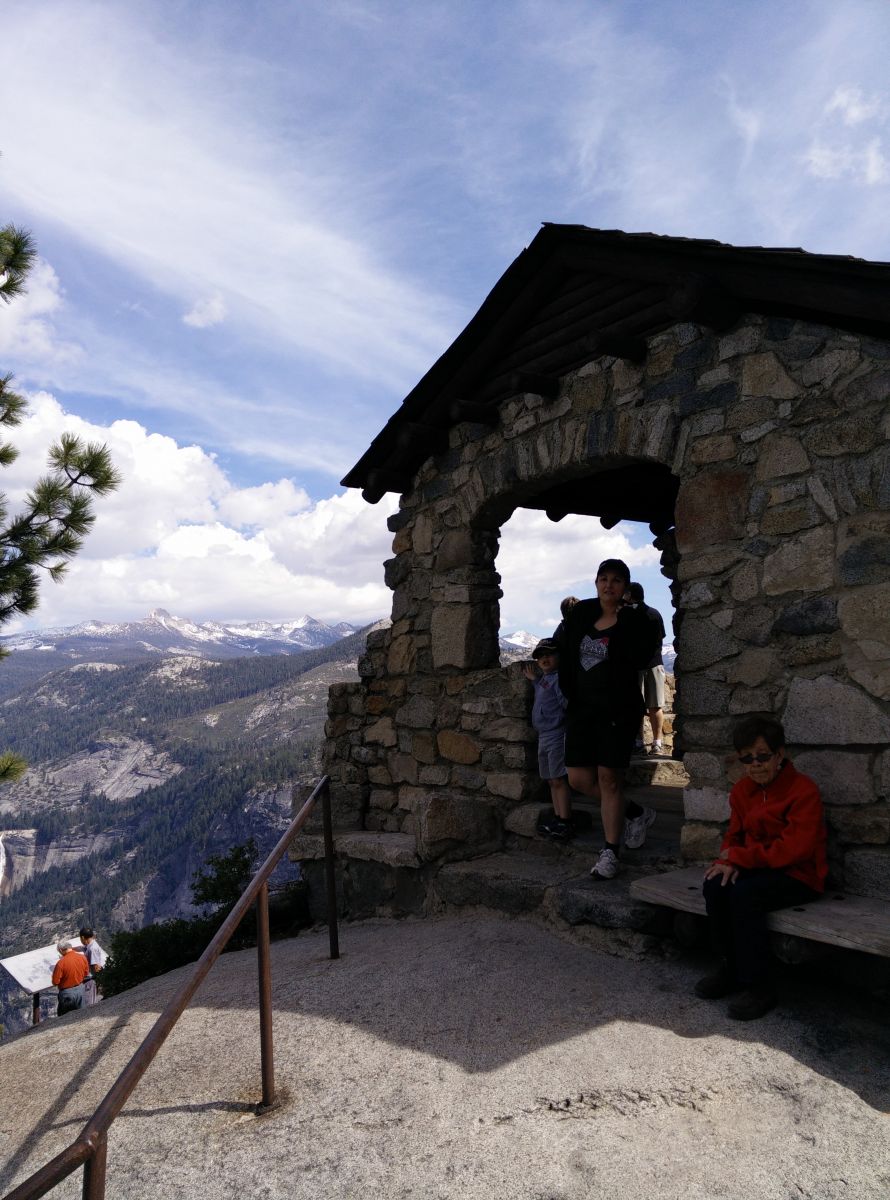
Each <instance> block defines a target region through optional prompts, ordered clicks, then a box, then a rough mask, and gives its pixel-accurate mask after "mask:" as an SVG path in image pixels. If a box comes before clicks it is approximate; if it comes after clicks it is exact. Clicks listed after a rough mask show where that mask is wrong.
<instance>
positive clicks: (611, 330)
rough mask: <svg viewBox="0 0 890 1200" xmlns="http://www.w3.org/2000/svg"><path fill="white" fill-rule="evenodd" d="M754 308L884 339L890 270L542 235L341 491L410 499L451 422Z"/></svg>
mask: <svg viewBox="0 0 890 1200" xmlns="http://www.w3.org/2000/svg"><path fill="white" fill-rule="evenodd" d="M749 312H758V313H763V314H765V315H770V316H786V317H799V318H802V319H805V320H807V321H812V322H815V323H818V324H824V325H830V326H835V327H839V328H845V329H850V330H855V331H858V332H862V333H868V334H872V335H874V336H877V337H884V338H886V337H890V263H872V262H867V261H865V260H864V259H857V258H850V257H845V256H840V255H827V254H809V253H807V252H805V251H803V250H799V249H764V248H763V247H760V246H729V245H726V244H725V243H723V242H715V241H704V240H698V239H692V238H675V237H662V236H659V235H656V234H651V233H622V232H621V231H620V230H601V229H588V228H587V227H586V226H583V225H550V224H547V225H544V226H543V228H542V229H541V231H540V232H539V233H538V235H537V236H536V237H535V239H534V240H533V241H532V243H531V244H530V245H529V246H528V247H527V249H525V250H523V251H522V253H521V254H520V255H519V257H518V258H517V259H516V260H515V261H514V262H513V263H512V264H511V266H510V267H508V269H507V270H506V271H505V273H504V274H503V275H502V276H501V278H500V279H499V280H498V282H497V283H496V284H495V286H494V288H493V289H492V291H491V293H490V294H489V296H488V297H487V298H486V300H485V301H484V303H483V304H482V307H481V308H480V309H479V311H478V312H477V313H476V315H475V316H474V317H473V319H472V320H471V321H470V323H469V324H468V325H467V327H466V328H465V329H464V330H463V332H462V333H461V334H460V335H459V336H458V337H457V338H456V340H455V341H454V342H453V343H452V345H451V346H450V347H449V348H448V349H447V350H446V351H445V353H444V354H443V355H442V356H441V358H440V359H439V360H438V361H437V362H436V363H434V364H433V366H432V367H431V368H430V369H429V371H427V373H426V375H424V377H423V378H422V379H421V380H420V382H419V383H418V384H417V385H416V387H415V388H414V389H413V390H412V391H411V392H409V394H408V395H407V396H406V397H405V399H404V400H403V402H402V404H401V407H400V408H399V409H398V410H397V411H396V412H395V413H394V414H393V415H392V417H390V419H389V420H388V421H387V423H386V425H385V426H384V427H383V429H382V430H381V431H380V433H378V434H377V436H376V437H375V438H374V440H373V442H372V443H371V445H370V447H369V448H368V450H367V451H366V452H365V453H364V454H363V455H362V457H361V458H360V459H359V461H358V462H357V463H356V465H355V466H354V467H353V468H352V470H350V471H349V473H348V474H347V475H346V476H345V477H344V479H343V480H342V483H343V484H344V485H345V486H346V487H360V488H362V489H363V494H364V496H365V498H366V499H367V500H369V501H370V502H371V503H376V502H377V501H378V500H379V499H380V498H381V497H382V496H383V495H384V493H385V492H388V491H395V492H402V491H406V490H408V489H409V488H410V486H411V480H412V478H413V476H414V474H415V473H416V472H417V470H418V469H419V468H420V466H421V465H422V464H423V462H424V461H425V460H426V459H427V458H429V456H430V455H431V454H437V453H440V452H441V451H442V450H443V449H444V448H446V447H447V444H448V429H449V428H450V426H451V425H453V424H455V423H457V422H459V421H467V420H472V421H481V422H483V423H486V424H490V425H492V426H494V425H496V424H497V422H498V419H499V418H498V406H499V404H500V402H501V401H503V400H505V399H507V398H509V397H510V396H513V395H517V394H519V393H524V392H537V393H539V394H541V395H555V394H556V391H557V390H558V387H559V377H560V376H561V375H564V374H565V373H566V372H568V371H571V370H573V369H574V368H576V367H578V366H581V365H582V364H583V363H586V362H589V361H590V360H591V359H593V358H596V357H597V356H598V355H605V354H609V355H615V356H617V357H620V358H627V359H631V360H636V361H642V360H643V358H645V354H646V343H645V338H646V337H647V336H648V335H650V334H652V333H656V332H658V331H659V330H661V329H665V328H667V327H668V326H670V325H672V324H674V323H676V322H677V321H695V322H697V323H699V324H702V325H706V326H710V327H712V328H716V329H729V328H731V326H732V325H733V324H734V323H735V322H736V321H737V320H738V318H739V317H740V316H741V315H742V314H743V313H749Z"/></svg>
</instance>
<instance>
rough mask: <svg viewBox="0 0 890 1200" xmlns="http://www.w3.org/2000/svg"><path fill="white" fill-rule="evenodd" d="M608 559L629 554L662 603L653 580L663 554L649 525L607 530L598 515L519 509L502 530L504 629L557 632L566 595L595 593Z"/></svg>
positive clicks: (630, 564) (628, 559) (628, 560)
mask: <svg viewBox="0 0 890 1200" xmlns="http://www.w3.org/2000/svg"><path fill="white" fill-rule="evenodd" d="M605 558H621V559H623V560H624V561H625V562H626V563H627V565H628V567H630V569H631V574H632V575H633V576H634V578H637V577H638V576H639V574H640V572H641V571H642V572H646V573H647V574H646V577H645V578H644V579H643V580H642V582H643V583H644V586H645V587H646V592H647V600H649V601H650V602H651V603H653V604H655V603H656V599H655V598H653V597H654V596H655V592H654V591H653V590H652V589H651V588H650V580H651V572H652V570H653V569H656V570H657V567H658V563H659V555H658V551H657V550H656V549H655V548H654V546H653V545H652V544H651V535H650V534H649V532H648V530H647V529H645V527H644V526H639V527H636V526H629V525H625V524H622V525H620V526H616V527H615V528H614V529H609V530H606V529H604V528H603V527H602V525H600V523H599V520H598V519H597V518H596V517H582V516H575V515H570V516H567V517H564V518H563V519H562V520H561V521H558V522H553V521H551V520H550V519H549V518H548V517H547V515H546V514H545V513H543V512H538V511H537V510H534V509H523V508H520V509H517V510H516V512H514V514H513V516H512V517H511V518H510V520H509V521H508V522H507V523H506V525H504V527H503V529H502V531H501V543H500V550H499V551H498V557H497V569H498V572H499V573H500V576H501V588H502V590H503V593H504V596H503V599H502V600H501V629H502V630H503V631H505V632H509V631H512V630H513V629H516V628H517V627H519V626H522V627H525V628H527V629H529V630H530V631H531V632H534V633H537V634H545V633H552V631H553V630H554V629H555V628H556V625H557V624H558V623H559V619H560V617H559V602H560V600H562V598H563V597H564V596H578V597H579V598H580V599H583V598H585V597H588V596H592V595H595V589H594V585H593V580H594V578H595V576H596V568H597V566H598V565H599V563H600V562H602V560H603V559H605ZM650 591H652V596H650V595H649V593H650ZM658 599H659V600H661V602H662V603H663V600H662V598H661V597H658ZM668 611H669V609H668Z"/></svg>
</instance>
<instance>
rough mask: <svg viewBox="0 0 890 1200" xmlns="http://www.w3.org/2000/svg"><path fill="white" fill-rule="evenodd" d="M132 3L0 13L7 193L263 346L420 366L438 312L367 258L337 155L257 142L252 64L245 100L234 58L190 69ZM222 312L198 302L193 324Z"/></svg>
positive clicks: (314, 142)
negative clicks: (5, 52) (236, 95)
mask: <svg viewBox="0 0 890 1200" xmlns="http://www.w3.org/2000/svg"><path fill="white" fill-rule="evenodd" d="M134 13H135V10H133V9H127V10H123V9H121V8H119V7H118V6H116V5H110V4H108V5H106V4H96V3H94V4H86V5H83V6H78V9H77V11H76V12H75V11H74V10H73V9H72V8H71V7H70V5H68V4H63V3H58V2H56V3H52V2H50V3H47V4H43V5H40V6H32V5H28V6H24V5H14V6H13V8H12V10H11V12H9V13H8V14H7V15H6V17H5V20H6V22H7V26H6V34H5V36H6V37H7V38H8V40H9V42H10V43H11V42H13V41H14V42H15V44H16V45H17V46H18V47H19V52H18V53H17V54H16V55H15V57H14V62H12V61H11V62H10V63H9V69H8V70H7V71H5V72H4V73H3V76H2V79H0V93H2V95H0V100H2V106H3V108H4V110H5V111H10V110H11V108H12V98H13V97H14V96H16V95H23V94H27V95H28V96H29V103H28V104H27V105H23V106H18V108H17V113H18V116H17V119H16V121H15V122H14V123H10V124H8V126H7V128H6V129H5V130H4V136H3V143H4V156H5V157H4V171H3V186H4V190H5V192H6V195H7V203H10V202H13V203H15V202H16V201H19V202H21V203H23V204H26V205H27V207H28V210H29V211H30V212H31V213H32V214H35V215H37V216H39V217H40V219H41V220H44V221H49V222H52V223H54V224H56V225H58V226H60V227H62V228H64V229H65V230H66V231H67V234H68V235H70V236H72V237H75V238H77V239H78V240H79V241H81V243H83V244H84V245H87V246H89V247H90V249H91V251H92V252H94V253H96V252H98V253H100V254H102V255H104V256H106V257H107V258H108V259H109V260H111V261H112V262H113V263H115V264H117V265H118V266H120V267H122V268H125V269H126V270H128V271H130V272H132V273H134V274H135V275H136V276H137V277H139V278H140V279H141V280H142V281H143V282H144V284H147V285H149V286H150V287H151V288H153V289H156V290H158V291H159V292H160V293H162V294H165V295H168V296H170V297H171V298H173V299H174V300H179V301H185V302H186V303H187V304H188V305H190V304H191V298H192V297H193V296H194V293H195V290H196V285H199V286H200V288H201V290H203V291H204V292H205V294H207V295H210V296H216V295H218V294H219V295H225V297H226V308H227V309H228V311H229V312H230V314H231V316H232V318H233V320H235V321H237V324H238V326H239V328H240V329H241V331H242V332H244V333H249V334H250V335H251V336H253V337H254V338H255V339H258V340H259V341H266V342H268V341H269V340H270V339H272V340H275V341H277V342H279V343H280V344H281V345H282V346H284V347H290V348H292V349H293V350H295V351H296V350H299V351H300V352H301V353H304V354H307V355H310V356H312V357H315V358H317V359H320V360H325V361H328V362H332V363H335V364H336V366H337V369H339V370H344V369H347V370H349V371H350V372H353V373H355V374H360V375H373V376H374V377H375V378H379V377H381V376H382V377H384V378H388V379H390V380H392V381H393V382H395V380H396V379H398V381H399V383H401V382H403V380H404V378H405V374H406V373H413V372H416V371H417V370H419V369H421V368H422V367H423V365H424V364H425V363H426V362H427V361H428V359H429V357H430V355H431V354H432V353H433V352H438V351H439V350H440V349H441V346H442V344H443V341H444V338H445V331H446V329H447V328H448V324H449V319H450V313H449V312H448V310H447V306H446V305H445V304H443V302H442V300H441V299H440V298H439V297H438V296H437V295H436V293H435V292H434V291H432V290H430V289H426V288H425V289H420V288H419V287H418V285H417V284H416V283H415V282H413V281H411V280H410V279H409V278H408V277H407V275H405V274H401V273H400V272H399V271H398V270H396V269H394V267H393V266H392V265H391V264H389V263H387V262H386V261H385V259H384V258H383V257H382V255H381V254H379V253H377V252H375V250H374V241H375V238H374V235H373V230H372V229H371V228H369V227H368V226H367V224H365V223H363V222H364V220H365V219H366V217H367V214H363V213H362V210H361V202H360V199H359V203H358V204H357V205H356V206H355V208H354V209H353V210H351V206H350V205H349V204H346V203H344V201H343V197H346V196H349V195H350V194H351V191H352V189H353V188H354V187H355V184H356V182H357V181H356V180H355V178H353V177H351V176H350V174H349V172H348V170H345V169H344V168H346V167H347V164H345V163H342V162H339V161H338V159H337V157H336V155H335V154H334V155H332V154H331V152H330V149H329V148H327V147H326V146H325V144H324V141H323V139H320V138H315V137H313V136H312V135H311V134H310V133H309V132H306V131H300V130H294V131H293V133H294V136H293V137H292V139H291V140H290V141H289V143H288V144H287V145H286V147H282V146H276V145H275V143H274V142H273V141H271V140H270V137H269V135H268V132H267V130H266V128H265V127H264V124H263V121H264V118H265V117H266V116H267V115H268V113H267V112H266V109H265V106H264V102H265V99H266V92H267V87H266V85H265V83H264V73H263V68H262V64H260V63H254V64H250V63H249V61H244V60H242V62H241V63H240V64H238V65H239V67H240V69H241V72H242V74H245V73H250V74H252V76H253V79H252V83H253V84H254V85H255V89H256V96H255V97H254V103H253V104H252V106H250V107H246V108H241V107H239V106H238V105H237V104H236V103H235V102H234V100H233V89H232V79H231V76H230V74H229V71H228V70H227V68H228V67H229V66H230V64H227V63H225V62H221V63H213V62H210V61H206V60H205V61H204V62H198V63H196V62H195V61H194V59H193V57H192V53H191V49H190V48H189V47H188V46H187V45H186V44H185V43H181V44H180V45H179V46H177V45H176V44H175V42H174V41H173V40H172V39H171V40H167V41H162V40H161V39H160V38H158V37H156V36H155V35H154V34H153V32H152V30H151V27H150V25H149V23H148V22H145V23H140V22H139V20H138V18H136V17H135V16H134ZM36 78H39V79H40V80H41V85H40V87H39V88H36V89H35V88H33V87H32V86H31V83H32V81H33V80H34V79H36ZM239 90H240V92H241V93H246V92H247V90H248V89H247V87H246V86H245V81H244V79H242V81H241V88H240V89H239ZM87 131H88V136H85V134H87ZM282 149H285V154H286V157H285V158H284V159H281V158H280V157H279V155H280V152H281V150H282ZM219 311H220V309H219V305H218V304H217V303H216V302H215V301H211V302H210V303H209V304H208V306H207V307H201V308H199V309H197V310H195V309H193V310H192V312H193V313H194V319H193V320H192V322H191V323H192V324H195V323H198V322H201V321H203V322H204V324H203V325H202V326H201V327H207V326H208V325H209V324H211V323H216V320H217V319H218V314H219Z"/></svg>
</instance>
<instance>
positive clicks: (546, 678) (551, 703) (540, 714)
mask: <svg viewBox="0 0 890 1200" xmlns="http://www.w3.org/2000/svg"><path fill="white" fill-rule="evenodd" d="M532 686H533V687H534V689H535V702H534V704H533V705H532V725H534V727H535V729H536V730H537V731H538V733H554V732H555V731H556V730H557V729H562V728H563V727H564V725H565V723H566V705H567V704H568V701H567V700H566V698H565V696H564V695H563V694H562V692H561V691H560V688H559V672H558V671H551V672H550V674H549V675H541V676H540V678H538V679H533V680H532Z"/></svg>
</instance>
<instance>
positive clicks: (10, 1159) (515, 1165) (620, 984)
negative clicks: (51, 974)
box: [0, 916, 890, 1200]
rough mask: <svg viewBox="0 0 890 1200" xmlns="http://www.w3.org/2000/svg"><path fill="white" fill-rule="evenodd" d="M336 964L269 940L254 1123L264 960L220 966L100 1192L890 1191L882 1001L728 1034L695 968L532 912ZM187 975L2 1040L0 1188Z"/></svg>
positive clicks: (809, 989) (560, 1196)
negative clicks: (263, 1089) (564, 931)
mask: <svg viewBox="0 0 890 1200" xmlns="http://www.w3.org/2000/svg"><path fill="white" fill-rule="evenodd" d="M341 947H342V951H343V957H342V958H341V959H340V960H339V961H334V962H331V961H329V960H328V958H327V934H326V931H323V930H322V931H320V932H314V933H310V934H306V935H304V936H301V937H299V938H297V939H294V940H292V941H287V942H279V943H277V944H276V945H274V946H273V948H272V969H273V996H274V1004H275V1019H274V1023H275V1061H276V1078H277V1084H278V1088H279V1091H280V1094H281V1096H282V1100H283V1102H282V1104H281V1106H280V1107H279V1108H278V1109H277V1110H275V1111H274V1112H272V1113H271V1114H268V1115H266V1116H262V1117H257V1116H255V1115H254V1112H253V1103H254V1102H255V1101H256V1100H257V1099H258V1097H259V1090H260V1070H259V1034H258V1018H257V1014H256V958H255V954H254V953H253V952H252V951H245V952H241V953H236V954H229V955H225V956H224V957H223V958H222V959H221V960H220V961H219V962H218V963H217V965H216V967H215V968H214V971H213V973H212V974H211V976H210V978H209V979H208V980H207V982H206V983H205V984H204V986H203V987H202V989H201V990H200V991H199V992H198V995H197V997H196V999H195V1002H194V1003H193V1005H192V1007H191V1008H190V1009H189V1010H187V1012H186V1014H185V1016H184V1017H183V1019H182V1021H181V1022H180V1024H179V1026H178V1027H177V1029H176V1030H175V1031H174V1033H173V1035H172V1036H171V1038H170V1040H169V1041H168V1043H167V1045H166V1046H165V1047H164V1049H163V1050H162V1052H161V1054H160V1056H159V1058H158V1059H157V1061H156V1062H155V1063H154V1064H153V1066H152V1067H151V1068H150V1070H149V1072H148V1074H147V1075H146V1076H145V1078H144V1079H143V1081H142V1083H141V1084H140V1085H139V1087H138V1088H137V1090H136V1092H135V1093H134V1095H133V1097H132V1098H131V1100H130V1102H129V1104H128V1105H127V1106H126V1108H125V1109H124V1113H123V1115H122V1117H121V1118H120V1119H119V1120H118V1121H117V1122H116V1124H115V1125H114V1126H113V1127H112V1130H111V1134H110V1137H109V1174H108V1194H109V1196H118V1197H123V1196H125V1197H127V1198H128V1200H143V1198H146V1200H147V1198H148V1197H151V1198H152V1200H157V1197H158V1196H181V1197H185V1198H191V1197H194V1198H198V1197H200V1200H217V1198H219V1200H223V1198H226V1200H228V1198H233V1197H239V1198H242V1197H245V1198H246V1197H250V1198H259V1197H269V1198H273V1200H277V1198H278V1197H281V1198H284V1197H287V1198H292V1197H313V1198H314V1197H322V1196H324V1197H330V1198H332V1200H333V1198H335V1197H341V1196H342V1197H352V1196H356V1197H358V1196H386V1197H409V1196H410V1197H417V1198H422V1200H432V1198H440V1197H441V1198H445V1197H447V1198H451V1197H455V1198H457V1197H462V1198H463V1197H467V1198H475V1197H480V1198H484V1200H500V1198H502V1197H506V1198H510V1197H517V1198H522V1200H526V1198H527V1200H577V1198H583V1197H611V1196H625V1197H630V1198H631V1200H633V1198H635V1197H651V1198H653V1200H674V1198H676V1200H711V1198H712V1197H713V1198H716V1197H721V1198H735V1197H739V1198H742V1197H745V1198H748V1197H757V1198H758V1200H788V1198H789V1197H795V1198H797V1197H807V1198H809V1200H840V1198H841V1197H843V1198H844V1200H850V1198H852V1197H855V1198H856V1200H870V1198H872V1197H873V1198H874V1200H878V1198H879V1197H880V1198H881V1200H884V1198H886V1196H887V1195H888V1194H890V1154H888V1151H890V1119H888V1110H890V1100H888V1096H890V1031H888V1029H887V1027H886V1023H884V1022H883V1021H882V1019H881V1012H880V1008H879V1006H878V1005H877V1004H872V1003H869V1002H866V1001H859V1000H857V999H856V998H855V997H853V996H851V995H850V994H849V993H848V992H844V993H841V992H840V991H838V990H834V989H833V988H832V986H831V985H830V984H828V983H820V984H819V985H817V986H815V987H814V985H813V984H812V983H811V982H809V979H810V978H811V977H809V976H807V975H806V974H805V973H804V972H797V973H790V972H789V973H787V975H786V977H785V980H786V983H785V995H784V999H783V1002H782V1003H781V1004H780V1006H779V1008H778V1009H777V1010H776V1011H775V1012H773V1013H771V1014H770V1015H769V1016H768V1017H766V1018H764V1019H763V1020H761V1021H757V1022H754V1023H751V1024H747V1025H740V1024H739V1023H736V1022H732V1021H729V1020H728V1019H727V1018H726V1016H725V1013H724V1003H722V1002H717V1003H714V1002H706V1001H702V1000H698V999H696V998H695V997H694V996H693V995H692V990H691V989H692V984H693V982H694V980H695V978H696V977H697V975H698V974H699V973H700V971H701V968H702V963H701V962H700V961H699V960H697V959H695V958H694V957H684V958H682V959H672V960H662V959H653V958H649V959H646V960H644V961H642V962H637V961H631V960H628V959H623V958H615V957H611V956H607V955H603V954H600V953H597V952H596V951H594V950H591V949H589V948H586V947H584V946H580V945H578V944H575V943H573V942H571V941H567V940H563V939H562V938H559V937H556V936H554V935H553V934H552V933H550V932H548V931H547V930H545V929H543V928H541V927H540V926H538V925H535V924H533V923H531V922H528V921H524V920H509V919H505V918H494V917H485V916H473V917H458V918H453V917H447V918H442V919H436V920H426V921H413V920H412V921H401V922H383V921H370V922H365V923H359V924H352V925H346V926H344V927H343V928H342V930H341ZM182 975H183V973H182V971H175V972H171V973H170V974H169V975H167V976H164V977H162V978H160V979H156V980H153V981H151V982H149V983H147V984H143V985H142V986H141V987H139V988H136V989H133V990H132V991H131V992H128V993H125V994H123V995H121V996H118V997H115V998H112V999H110V1000H106V1001H105V1002H104V1003H103V1004H101V1005H100V1006H98V1007H97V1008H95V1009H91V1010H84V1011H83V1012H82V1013H78V1014H74V1015H72V1016H69V1017H66V1018H64V1019H62V1020H59V1021H58V1022H56V1021H53V1022H50V1023H47V1024H46V1025H44V1026H42V1027H40V1028H39V1029H37V1030H33V1031H29V1032H27V1033H24V1034H20V1035H18V1036H17V1037H14V1038H12V1039H10V1040H8V1041H6V1042H4V1043H2V1044H0V1078H2V1081H3V1086H2V1089H0V1092H2V1097H0V1136H2V1142H3V1147H4V1152H3V1160H4V1167H3V1168H2V1173H0V1189H2V1191H3V1192H6V1191H8V1190H9V1189H10V1188H11V1187H12V1186H13V1185H14V1184H15V1183H17V1182H19V1181H21V1180H22V1179H24V1178H25V1177H26V1175H28V1174H29V1173H30V1172H31V1171H32V1170H34V1169H35V1168H37V1167H38V1166H40V1165H41V1164H42V1163H43V1162H45V1161H46V1160H47V1159H48V1158H50V1157H51V1156H52V1155H53V1154H55V1153H57V1152H58V1151H59V1150H61V1149H62V1148H63V1146H65V1145H66V1144H68V1143H69V1142H70V1141H72V1140H73V1139H74V1137H75V1136H76V1135H77V1134H78V1133H79V1131H80V1129H81V1126H82V1124H83V1122H84V1121H85V1119H86V1118H87V1117H88V1116H89V1114H90V1113H91V1112H92V1110H93V1108H94V1107H95V1105H96V1104H97V1103H98V1101H99V1100H100V1099H101V1097H102V1096H103V1095H104V1093H105V1091H106V1089H107V1087H108V1086H109V1085H110V1083H111V1082H112V1081H113V1079H114V1078H115V1076H116V1074H117V1072H118V1071H119V1070H120V1069H121V1068H122V1066H123V1065H124V1063H125V1062H126V1060H127V1058H128V1057H129V1055H130V1054H131V1053H132V1051H133V1049H134V1048H135V1046H136V1045H137V1044H138V1042H139V1040H140V1039H141V1037H142V1036H144V1034H145V1033H146V1031H147V1030H148V1028H149V1027H150V1025H151V1024H152V1022H153V1020H154V1019H155V1017H156V1015H157V1013H158V1012H159V1011H160V1009H161V1007H162V1005H163V1004H164V1003H165V1001H166V999H167V997H168V996H169V994H170V993H171V991H172V990H173V988H174V986H175V985H176V984H177V983H178V982H179V981H180V980H181V979H182ZM841 997H842V1003H841ZM841 1013H843V1015H842V1016H841V1015H839V1014H841ZM80 1186H81V1184H80V1175H79V1174H77V1175H75V1176H73V1177H71V1178H69V1179H68V1180H67V1181H66V1182H65V1183H63V1184H62V1185H61V1186H60V1187H59V1188H58V1189H57V1190H56V1191H55V1192H53V1193H52V1195H53V1196H58V1197H74V1196H79V1195H80Z"/></svg>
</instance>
